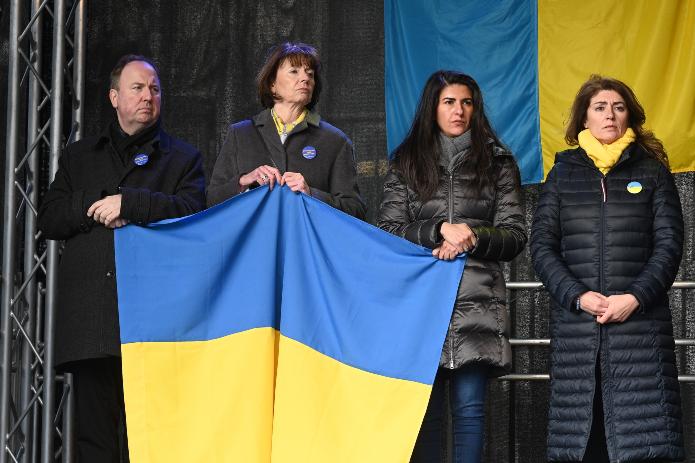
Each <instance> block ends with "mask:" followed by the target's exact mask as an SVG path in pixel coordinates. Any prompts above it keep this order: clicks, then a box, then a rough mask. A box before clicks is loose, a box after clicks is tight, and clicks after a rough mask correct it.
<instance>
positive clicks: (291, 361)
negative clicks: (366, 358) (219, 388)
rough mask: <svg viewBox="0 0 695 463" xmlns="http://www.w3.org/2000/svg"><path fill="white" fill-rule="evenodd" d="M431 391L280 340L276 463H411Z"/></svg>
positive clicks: (284, 339)
mask: <svg viewBox="0 0 695 463" xmlns="http://www.w3.org/2000/svg"><path fill="white" fill-rule="evenodd" d="M376 355H378V354H376ZM431 389H432V388H431V386H428V385H425V384H421V383H416V382H412V381H405V380H401V379H395V378H389V377H385V376H380V375H376V374H372V373H368V372H365V371H362V370H359V369H357V368H353V367H350V366H347V365H345V364H342V363H340V362H337V361H336V360H333V359H331V358H330V357H327V356H324V355H323V354H321V353H319V352H317V351H315V350H313V349H311V348H309V347H307V346H305V345H303V344H301V343H298V342H296V341H294V340H292V339H289V338H286V337H284V336H281V338H280V356H279V362H278V373H277V385H276V396H275V418H274V426H273V458H272V462H273V463H297V462H302V463H327V462H331V463H341V462H345V463H347V462H350V463H355V462H359V463H372V462H373V463H389V462H394V463H396V462H397V463H407V462H408V461H409V460H410V455H411V453H412V450H413V446H414V445H415V439H416V438H417V434H418V431H419V429H420V423H421V422H422V418H423V415H424V412H425V409H426V408H427V402H428V400H429V396H430V392H431Z"/></svg>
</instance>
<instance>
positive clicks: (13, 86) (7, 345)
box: [0, 0, 22, 463]
mask: <svg viewBox="0 0 695 463" xmlns="http://www.w3.org/2000/svg"><path fill="white" fill-rule="evenodd" d="M21 3H22V2H21V0H11V2H10V40H9V50H8V55H9V56H8V61H9V62H8V64H9V66H8V79H7V80H8V85H7V132H6V133H7V142H6V145H5V146H6V148H5V207H4V215H3V219H4V222H3V252H2V294H1V297H2V320H1V321H0V324H1V327H0V336H1V337H2V366H1V368H2V380H1V382H0V387H1V390H0V436H1V437H2V452H0V463H5V462H7V461H8V457H9V456H10V455H9V452H10V446H9V439H8V438H7V436H8V434H9V425H10V413H11V407H10V391H11V379H12V378H11V376H12V371H11V370H12V351H11V341H12V324H11V313H12V305H13V301H12V295H13V294H14V291H15V288H14V281H13V280H14V276H15V263H16V262H15V256H16V248H17V243H16V240H17V236H16V233H15V232H16V228H15V227H16V222H15V219H14V213H15V203H16V200H17V198H16V189H15V186H14V183H15V177H16V176H15V165H16V164H17V149H18V146H19V124H20V121H19V119H20V118H19V116H20V103H19V87H20V78H19V40H18V38H19V31H20V28H19V23H20V19H21V17H22V4H21Z"/></svg>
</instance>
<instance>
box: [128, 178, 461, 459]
mask: <svg viewBox="0 0 695 463" xmlns="http://www.w3.org/2000/svg"><path fill="white" fill-rule="evenodd" d="M116 265H117V275H118V297H119V310H120V324H121V342H122V355H123V380H124V391H125V400H126V415H127V422H128V443H129V447H130V455H131V461H132V462H134V463H141V462H148V463H149V462H167V463H170V462H174V461H182V462H183V461H185V462H244V463H254V462H274V463H275V462H299V461H301V462H321V463H324V462H329V461H330V462H380V463H381V462H403V461H407V460H408V458H409V455H410V453H411V452H412V448H413V445H414V442H415V439H416V437H417V433H418V430H419V427H420V423H421V421H422V417H423V415H424V411H425V408H426V406H427V401H428V398H429V394H430V390H431V385H432V382H433V380H434V376H435V373H436V369H437V365H438V361H439V357H440V353H441V348H442V344H443V343H444V337H445V334H446V330H447V326H448V322H449V318H450V316H451V310H452V307H453V304H454V299H455V296H456V292H457V288H458V285H459V281H460V278H461V275H462V272H463V266H464V259H463V258H460V259H457V260H455V261H453V262H443V261H438V260H436V259H434V258H433V257H432V256H431V253H430V251H429V250H427V249H424V248H422V247H419V246H416V245H414V244H412V243H409V242H407V241H405V240H403V239H400V238H397V237H395V236H391V235H389V234H387V233H385V232H383V231H381V230H379V229H377V228H375V227H373V226H371V225H369V224H366V223H364V222H361V221H359V220H357V219H354V218H353V217H350V216H348V215H346V214H344V213H342V212H340V211H337V210H336V209H333V208H331V207H330V206H327V205H325V204H324V203H322V202H320V201H317V200H315V199H313V198H311V197H308V196H305V195H300V194H294V193H292V192H291V191H289V189H288V188H286V187H282V188H280V187H278V188H275V189H274V190H273V191H272V192H271V191H269V190H268V189H267V188H259V189H256V190H254V191H251V192H248V193H245V194H243V195H240V196H238V197H236V198H234V199H231V200H229V201H227V202H226V203H224V204H222V205H220V206H218V207H215V208H213V209H210V210H207V211H204V212H202V213H199V214H196V215H194V216H190V217H187V218H184V219H179V220H174V221H167V222H162V223H159V224H155V225H153V226H151V227H148V228H142V227H134V226H128V227H125V228H123V229H120V230H118V231H117V232H116Z"/></svg>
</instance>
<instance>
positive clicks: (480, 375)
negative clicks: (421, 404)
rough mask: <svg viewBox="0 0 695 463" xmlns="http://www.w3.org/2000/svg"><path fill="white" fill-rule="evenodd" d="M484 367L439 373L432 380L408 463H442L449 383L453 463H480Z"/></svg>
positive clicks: (484, 390) (483, 414) (471, 366)
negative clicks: (418, 431) (424, 410)
mask: <svg viewBox="0 0 695 463" xmlns="http://www.w3.org/2000/svg"><path fill="white" fill-rule="evenodd" d="M487 374H488V371H487V367H486V366H484V365H466V366H464V367H462V368H458V369H456V370H445V369H440V370H439V371H438V372H437V376H436V378H435V380H434V386H433V387H432V395H431V396H430V402H429V404H428V405H427V412H426V413H425V418H424V420H423V421H422V426H421V427H420V433H419V434H418V437H417V442H416V443H415V449H414V450H413V456H412V457H411V459H410V461H411V463H415V462H417V463H420V462H427V463H430V462H431V463H441V462H443V461H444V457H445V443H446V434H447V432H446V430H445V429H444V423H445V421H446V420H445V413H446V410H444V405H445V404H446V401H445V400H444V399H445V392H446V383H447V381H448V382H449V404H450V407H451V418H452V423H451V424H452V430H451V431H452V436H453V443H454V446H453V447H454V448H453V451H454V454H453V458H452V461H453V462H454V463H480V461H481V460H482V455H483V430H484V426H485V392H486V389H487Z"/></svg>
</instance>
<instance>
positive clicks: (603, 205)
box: [585, 175, 608, 452]
mask: <svg viewBox="0 0 695 463" xmlns="http://www.w3.org/2000/svg"><path fill="white" fill-rule="evenodd" d="M601 196H602V200H603V201H601V215H600V217H599V219H600V221H601V233H600V235H601V236H600V251H599V257H598V259H599V288H600V292H601V294H603V293H605V288H604V286H605V278H604V275H603V255H604V251H605V249H604V248H605V232H606V221H605V220H604V215H605V213H606V201H607V199H608V194H607V190H606V176H605V175H601ZM602 331H603V325H599V326H598V333H597V334H596V338H597V339H596V356H595V357H594V368H596V367H597V365H596V362H599V355H600V353H601V332H602ZM598 368H599V370H600V369H601V363H599V364H598ZM601 373H602V374H601V382H603V372H601ZM594 377H595V373H594ZM602 391H603V388H602V387H601V384H600V383H597V384H594V398H593V400H596V394H602ZM593 400H592V404H593ZM601 403H603V398H602V399H601ZM593 420H594V413H593V405H592V412H591V421H592V422H593ZM604 426H605V424H604ZM606 444H607V443H606ZM585 452H586V449H585Z"/></svg>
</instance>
